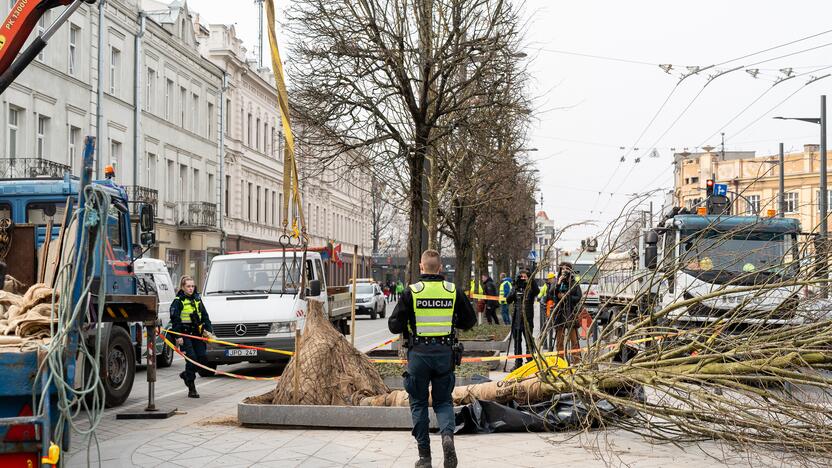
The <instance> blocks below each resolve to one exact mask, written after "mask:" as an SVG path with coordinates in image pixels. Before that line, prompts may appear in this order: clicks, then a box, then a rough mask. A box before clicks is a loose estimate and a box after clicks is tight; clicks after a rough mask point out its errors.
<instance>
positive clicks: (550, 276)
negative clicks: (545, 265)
mask: <svg viewBox="0 0 832 468" xmlns="http://www.w3.org/2000/svg"><path fill="white" fill-rule="evenodd" d="M554 278H555V274H554V273H551V272H550V273H549V274H548V275H546V279H554Z"/></svg>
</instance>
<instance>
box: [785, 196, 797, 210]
mask: <svg viewBox="0 0 832 468" xmlns="http://www.w3.org/2000/svg"><path fill="white" fill-rule="evenodd" d="M783 204H784V205H785V210H784V211H785V212H786V213H796V212H797V211H798V197H797V192H786V194H785V196H784V197H783Z"/></svg>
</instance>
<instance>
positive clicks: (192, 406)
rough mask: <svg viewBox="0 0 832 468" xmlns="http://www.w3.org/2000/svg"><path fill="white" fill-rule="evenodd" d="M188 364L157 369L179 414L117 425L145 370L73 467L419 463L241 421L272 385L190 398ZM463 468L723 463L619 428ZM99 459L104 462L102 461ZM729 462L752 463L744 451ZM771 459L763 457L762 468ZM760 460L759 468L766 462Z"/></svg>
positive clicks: (475, 445) (482, 446)
mask: <svg viewBox="0 0 832 468" xmlns="http://www.w3.org/2000/svg"><path fill="white" fill-rule="evenodd" d="M357 328H358V333H357V340H356V341H357V344H358V345H359V346H358V347H359V348H360V349H366V348H367V347H369V346H372V344H374V343H379V342H382V341H384V340H385V339H386V338H387V337H388V336H389V334H386V333H385V332H384V331H382V330H386V320H375V321H371V320H368V319H360V320H359V321H358V326H357ZM183 367H184V363H183V361H182V360H181V359H177V360H176V361H175V362H174V364H173V366H172V367H170V368H168V369H160V370H159V383H158V384H157V392H156V395H157V406H158V407H160V408H162V409H165V408H173V407H176V408H177V409H178V410H179V413H178V414H177V415H175V416H174V417H172V418H170V419H166V420H116V419H115V415H116V414H117V413H119V412H122V411H131V410H132V411H135V410H139V409H142V408H143V407H144V405H145V404H146V399H147V387H146V383H145V382H144V378H145V374H144V372H143V371H142V372H140V373H139V374H138V375H137V376H136V383H135V385H134V388H133V392H132V394H131V396H130V399H129V400H128V401H127V403H125V405H124V406H122V407H120V408H113V409H110V410H107V411H106V412H105V414H104V417H103V420H102V421H101V424H100V426H99V428H98V431H97V433H96V435H97V440H98V450H96V449H95V448H94V447H93V448H92V449H91V450H90V453H89V456H90V457H91V461H90V462H88V458H87V456H88V455H87V451H86V450H85V448H86V447H87V443H88V440H87V439H86V438H84V437H82V436H79V435H77V434H76V435H74V437H73V450H72V452H69V453H66V454H64V455H65V457H67V458H68V463H67V465H68V466H70V467H86V466H103V467H132V466H137V467H179V466H183V467H200V468H207V467H223V468H233V467H249V466H256V467H293V466H300V467H344V466H346V467H399V466H402V467H405V466H413V463H414V461H415V459H416V446H415V443H414V440H413V438H412V437H411V435H410V433H409V432H408V431H349V430H305V429H259V428H243V427H239V426H238V425H237V424H236V409H237V408H236V405H237V403H238V402H239V401H241V400H242V399H243V398H245V397H247V396H250V395H258V394H262V393H265V392H266V391H268V390H270V389H271V388H273V385H274V384H273V383H271V382H252V381H244V380H236V379H231V378H226V377H213V378H207V379H202V378H201V379H198V380H197V387H198V389H199V393H200V395H201V396H202V397H201V398H200V399H189V398H186V394H187V391H186V389H185V386H184V385H183V384H182V382H181V380H180V379H179V378H178V377H177V374H178V373H179V372H180V371H181V370H182V368H183ZM228 370H231V371H232V372H239V373H243V374H246V375H251V376H260V377H268V376H274V375H277V374H278V373H279V369H275V368H271V367H268V366H265V365H250V364H246V365H239V366H231V367H229V368H228ZM433 444H434V447H435V448H434V450H435V453H434V459H433V462H434V466H442V465H441V463H442V457H441V451H440V445H439V441H438V436H434V438H433ZM456 445H457V450H458V454H459V458H460V466H462V467H468V466H472V467H506V466H515V467H538V466H540V467H542V466H552V465H563V464H565V465H566V466H571V467H592V466H604V465H607V466H639V467H666V466H674V467H682V466H691V467H696V468H702V467H703V466H713V465H716V464H718V463H717V461H716V459H725V455H724V454H723V451H722V450H721V449H720V448H719V447H718V446H717V445H716V444H714V443H708V444H703V445H701V446H690V447H685V449H684V450H682V449H680V448H678V447H675V446H670V445H658V446H657V445H651V444H649V443H647V442H645V441H644V440H643V439H641V438H640V437H637V436H634V435H632V434H628V433H624V432H616V431H606V432H599V433H595V434H582V435H576V434H574V433H571V434H517V433H514V434H490V435H468V436H457V438H456ZM99 453H100V465H99V463H98V460H99ZM729 461H730V464H737V465H747V464H748V460H745V459H744V458H742V455H736V456H734V458H732V459H730V460H729ZM770 462H771V460H763V463H762V464H763V465H768V464H770ZM758 464H759V463H758Z"/></svg>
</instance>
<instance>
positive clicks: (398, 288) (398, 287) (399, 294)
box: [396, 280, 404, 301]
mask: <svg viewBox="0 0 832 468" xmlns="http://www.w3.org/2000/svg"><path fill="white" fill-rule="evenodd" d="M403 292H404V283H402V280H398V281H396V300H397V301H399V300H401V298H402V293H403Z"/></svg>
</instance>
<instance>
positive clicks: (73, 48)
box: [69, 24, 81, 76]
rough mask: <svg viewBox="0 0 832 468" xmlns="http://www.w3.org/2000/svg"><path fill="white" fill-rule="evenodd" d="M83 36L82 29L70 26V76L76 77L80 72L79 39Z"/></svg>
mask: <svg viewBox="0 0 832 468" xmlns="http://www.w3.org/2000/svg"><path fill="white" fill-rule="evenodd" d="M80 36H81V28H79V27H78V26H75V25H74V24H70V26H69V74H70V75H73V76H75V73H76V72H77V71H78V38H79V37H80Z"/></svg>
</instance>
